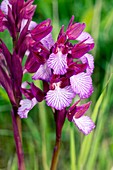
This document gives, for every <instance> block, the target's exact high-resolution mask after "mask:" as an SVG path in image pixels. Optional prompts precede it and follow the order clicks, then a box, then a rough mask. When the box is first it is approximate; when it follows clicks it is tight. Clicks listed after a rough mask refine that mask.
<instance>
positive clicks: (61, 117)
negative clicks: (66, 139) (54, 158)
mask: <svg viewBox="0 0 113 170" xmlns="http://www.w3.org/2000/svg"><path fill="white" fill-rule="evenodd" d="M54 118H55V123H56V138H57V140H60V138H61V133H62V127H63V125H64V122H65V118H66V109H62V110H55V113H54Z"/></svg>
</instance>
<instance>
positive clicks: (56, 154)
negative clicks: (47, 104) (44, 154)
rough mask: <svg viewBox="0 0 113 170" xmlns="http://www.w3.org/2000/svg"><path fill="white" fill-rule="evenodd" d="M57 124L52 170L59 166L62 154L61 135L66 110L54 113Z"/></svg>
mask: <svg viewBox="0 0 113 170" xmlns="http://www.w3.org/2000/svg"><path fill="white" fill-rule="evenodd" d="M54 118H55V123H56V143H55V147H54V150H53V156H52V162H51V169H50V170H56V169H57V165H58V158H59V152H60V143H61V133H62V128H63V125H64V122H65V118H66V109H63V110H60V111H58V110H55V113H54Z"/></svg>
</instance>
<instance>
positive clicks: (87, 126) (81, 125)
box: [72, 116, 95, 135]
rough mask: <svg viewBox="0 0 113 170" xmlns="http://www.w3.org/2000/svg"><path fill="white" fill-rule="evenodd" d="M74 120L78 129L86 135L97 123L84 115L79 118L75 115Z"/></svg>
mask: <svg viewBox="0 0 113 170" xmlns="http://www.w3.org/2000/svg"><path fill="white" fill-rule="evenodd" d="M72 121H73V122H74V123H75V125H76V126H77V127H78V129H79V130H80V131H81V132H83V133H84V134H85V135H88V134H89V133H90V132H91V131H92V130H93V129H94V128H95V124H94V123H93V121H92V120H91V119H90V118H89V117H88V116H82V117H80V118H78V119H76V118H75V117H73V120H72Z"/></svg>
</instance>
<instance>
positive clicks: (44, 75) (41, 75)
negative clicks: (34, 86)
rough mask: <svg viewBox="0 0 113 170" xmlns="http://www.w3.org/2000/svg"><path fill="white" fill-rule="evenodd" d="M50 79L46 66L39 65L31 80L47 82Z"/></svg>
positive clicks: (49, 70) (49, 71)
mask: <svg viewBox="0 0 113 170" xmlns="http://www.w3.org/2000/svg"><path fill="white" fill-rule="evenodd" d="M50 77H51V69H50V68H49V67H48V65H47V64H46V63H45V64H43V65H40V67H39V69H38V70H37V72H36V73H35V74H34V75H33V76H32V79H33V80H45V81H49V80H50Z"/></svg>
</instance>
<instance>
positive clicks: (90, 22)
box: [0, 0, 113, 170]
mask: <svg viewBox="0 0 113 170" xmlns="http://www.w3.org/2000/svg"><path fill="white" fill-rule="evenodd" d="M34 4H37V9H36V12H35V15H34V18H33V19H34V20H35V21H36V22H38V23H39V22H41V21H43V20H45V19H47V18H50V19H51V20H52V24H53V37H54V38H55V39H56V38H57V35H58V32H59V29H60V27H61V25H65V26H67V25H68V22H69V20H70V18H71V16H72V15H74V16H75V21H76V22H85V23H86V29H85V30H86V31H88V32H89V33H91V35H92V36H93V38H94V40H95V48H94V50H93V51H92V54H93V55H94V59H95V70H94V74H93V85H94V93H93V95H92V97H91V100H92V106H91V108H90V110H89V112H88V113H87V114H90V115H92V119H93V120H94V121H95V122H96V129H95V130H94V131H93V132H92V133H91V134H90V135H88V136H85V137H84V136H83V135H82V134H81V133H80V132H79V131H78V130H77V128H76V127H75V126H74V125H73V124H71V123H69V122H67V121H66V122H65V125H64V128H63V134H62V146H61V152H60V159H59V160H60V161H59V165H58V170H61V169H65V170H95V169H96V170H103V169H105V170H112V169H113V159H112V158H113V132H112V131H113V115H112V114H113V107H112V106H113V97H112V93H113V76H112V74H113V26H112V25H113V1H112V0H109V1H107V0H90V1H89V0H79V1H75V0H62V1H61V0H35V1H34ZM0 38H2V39H3V40H4V42H5V43H6V44H7V46H8V48H9V49H10V50H11V49H12V44H11V38H10V36H9V34H8V32H7V31H5V32H4V33H0ZM25 79H31V78H30V77H29V76H28V75H27V76H26V77H25ZM10 110H11V106H10V103H9V100H8V97H7V94H6V93H5V91H4V89H2V88H0V169H1V170H3V169H4V170H16V169H17V160H16V154H15V144H14V140H13V133H12V120H11V116H10ZM22 125H23V147H24V152H25V161H26V166H27V168H26V169H27V170H31V169H32V170H49V166H50V161H51V157H52V149H53V146H54V140H55V126H54V118H53V115H52V111H51V109H50V108H49V107H47V106H46V105H45V103H44V102H43V103H40V104H38V105H37V106H36V107H35V108H33V109H32V111H30V113H29V118H28V119H25V120H24V119H23V120H22Z"/></svg>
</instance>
